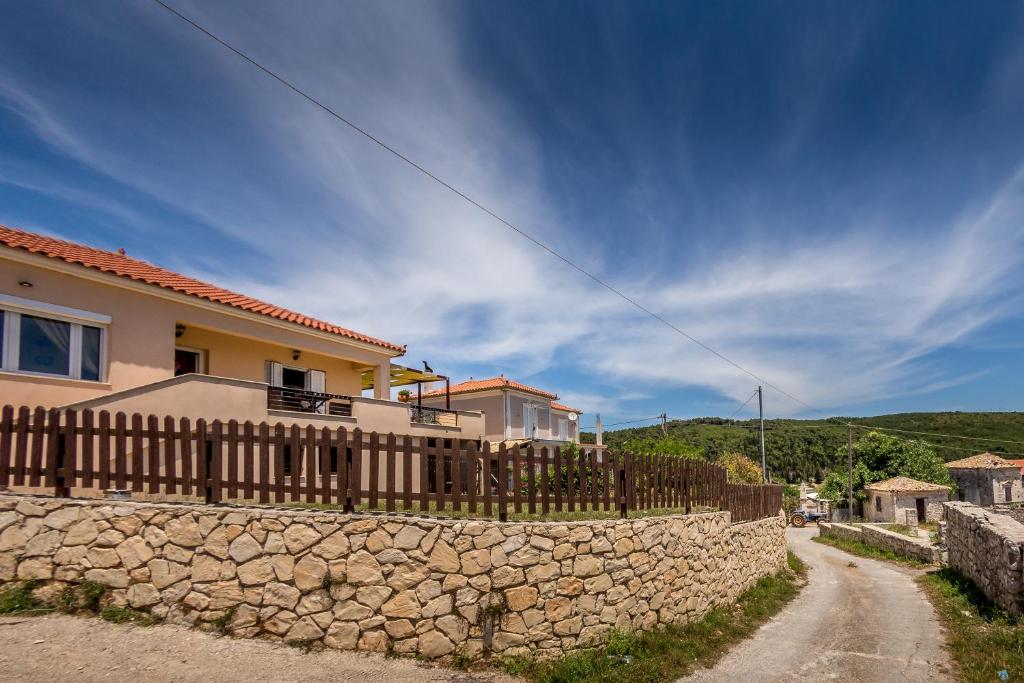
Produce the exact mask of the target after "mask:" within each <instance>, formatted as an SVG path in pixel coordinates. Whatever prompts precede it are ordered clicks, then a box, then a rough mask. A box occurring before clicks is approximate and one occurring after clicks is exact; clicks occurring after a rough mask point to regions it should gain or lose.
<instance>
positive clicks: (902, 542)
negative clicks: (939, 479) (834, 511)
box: [818, 522, 942, 564]
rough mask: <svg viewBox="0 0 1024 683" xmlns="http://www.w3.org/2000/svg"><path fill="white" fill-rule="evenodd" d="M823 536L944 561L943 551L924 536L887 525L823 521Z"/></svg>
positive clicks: (932, 561)
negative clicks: (857, 524) (888, 527)
mask: <svg viewBox="0 0 1024 683" xmlns="http://www.w3.org/2000/svg"><path fill="white" fill-rule="evenodd" d="M818 526H819V528H820V529H821V535H822V536H836V537H839V538H848V539H852V540H856V541H861V542H863V543H866V544H867V545H870V546H872V547H875V548H881V549H882V550H891V551H892V552H894V553H897V554H899V555H905V556H907V557H913V558H915V559H918V560H920V561H921V562H925V563H927V564H938V563H940V562H941V561H942V551H941V550H940V549H939V548H937V547H935V546H933V545H932V544H931V543H930V542H929V541H926V540H924V539H923V538H911V537H910V536H904V535H903V534H898V533H896V532H895V531H889V530H888V529H886V528H885V527H882V526H875V525H869V524H864V525H861V526H852V525H850V524H836V523H835V522H832V523H825V522H823V523H821V524H819V525H818Z"/></svg>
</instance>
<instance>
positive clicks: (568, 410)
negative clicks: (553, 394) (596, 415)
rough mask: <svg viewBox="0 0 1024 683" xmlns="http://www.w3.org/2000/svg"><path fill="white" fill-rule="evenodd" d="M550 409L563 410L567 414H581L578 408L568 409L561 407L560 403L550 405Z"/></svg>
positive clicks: (564, 406)
mask: <svg viewBox="0 0 1024 683" xmlns="http://www.w3.org/2000/svg"><path fill="white" fill-rule="evenodd" d="M551 407H552V408H553V409H554V410H564V411H565V412H567V413H582V412H583V411H582V410H580V409H579V408H570V407H569V406H566V405H562V404H561V403H552V404H551Z"/></svg>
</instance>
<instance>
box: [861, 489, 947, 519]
mask: <svg viewBox="0 0 1024 683" xmlns="http://www.w3.org/2000/svg"><path fill="white" fill-rule="evenodd" d="M864 491H865V493H867V496H868V499H867V500H866V501H865V502H864V521H865V522H894V523H897V524H910V525H911V526H916V525H917V524H918V523H919V522H925V521H935V520H939V519H942V504H943V503H945V502H946V501H948V500H949V491H950V488H949V487H948V486H942V485H941V484H932V483H930V482H927V481H918V480H917V479H911V478H910V477H893V478H892V479H886V480H885V481H876V482H874V483H873V484H868V485H866V486H865V487H864Z"/></svg>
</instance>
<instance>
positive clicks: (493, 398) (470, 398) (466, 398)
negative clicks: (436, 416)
mask: <svg viewBox="0 0 1024 683" xmlns="http://www.w3.org/2000/svg"><path fill="white" fill-rule="evenodd" d="M412 391H413V394H412V396H411V397H410V398H409V402H410V403H413V404H415V403H416V390H415V389H413V390H412ZM423 405H424V406H427V407H430V408H444V406H445V398H444V396H430V397H427V398H424V399H423ZM451 406H452V410H468V411H475V412H481V413H483V420H484V424H483V432H482V434H481V438H484V439H487V440H489V441H498V440H501V439H503V438H504V430H505V403H504V399H503V398H502V396H501V395H500V394H492V395H486V394H485V395H479V394H461V395H460V394H456V395H454V396H452V397H451Z"/></svg>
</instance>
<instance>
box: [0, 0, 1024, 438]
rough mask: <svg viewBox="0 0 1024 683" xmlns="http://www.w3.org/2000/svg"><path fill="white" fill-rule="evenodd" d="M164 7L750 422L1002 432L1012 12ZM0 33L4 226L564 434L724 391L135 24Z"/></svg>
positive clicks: (1016, 114)
mask: <svg viewBox="0 0 1024 683" xmlns="http://www.w3.org/2000/svg"><path fill="white" fill-rule="evenodd" d="M173 4H174V5H175V6H176V7H178V8H180V9H181V10H182V11H183V12H185V13H187V14H189V15H190V16H192V17H194V18H195V19H196V20H197V21H199V22H200V23H202V24H204V25H206V26H207V27H208V28H210V29H211V30H213V31H214V32H216V33H218V34H220V35H221V36H222V37H224V38H225V39H226V40H228V41H230V42H232V43H234V44H236V45H237V46H238V47H239V48H241V49H243V50H245V51H247V52H248V53H250V54H251V55H252V56H253V57H255V58H256V59H258V60H259V61H261V62H263V63H265V64H267V65H268V66H270V67H271V68H273V69H275V70H277V71H279V72H280V73H282V74H284V75H286V76H287V77H288V78H290V79H292V80H293V81H294V82H295V83H297V84H298V85H299V86H300V87H302V88H304V89H306V90H308V91H309V92H310V93H312V94H314V95H315V96H317V97H319V98H321V99H322V100H323V101H324V102H325V103H327V104H328V105H330V106H332V107H334V108H336V109H338V110H339V111H341V112H344V113H345V114H346V115H347V116H348V117H350V118H351V119H352V120H354V121H355V122H357V123H359V124H360V125H362V126H364V127H365V128H367V129H368V130H370V131H371V132H373V133H374V134H375V135H378V136H380V137H381V138H383V139H385V140H387V141H388V142H389V143H390V144H392V145H393V146H395V147H397V148H398V149H400V150H402V151H403V152H405V153H407V154H408V155H409V156H411V157H413V158H415V159H416V160H418V161H419V162H420V163H422V164H423V165H424V166H426V167H428V168H430V169H431V170H433V171H434V172H436V173H437V174H438V175H440V176H442V177H444V178H445V179H447V180H449V181H450V182H451V183H453V184H454V185H456V186H458V187H460V188H462V189H463V190H464V191H466V192H467V193H468V194H470V195H472V196H473V197H475V198H477V199H478V200H479V201H481V202H482V203H484V204H486V205H488V206H489V207H491V208H492V209H493V210H495V211H496V212H497V213H499V214H501V215H502V216H504V217H506V218H508V219H510V220H512V221H513V222H515V223H517V224H518V225H520V226H521V227H523V228H524V229H525V230H527V231H529V232H530V233H532V234H534V235H536V236H537V237H538V238H540V239H542V240H544V241H545V242H546V243H548V244H550V245H551V246H552V247H553V248H555V249H557V250H559V251H561V252H563V253H565V254H566V255H568V256H570V257H571V258H572V259H574V260H576V261H577V262H579V263H581V264H583V265H584V266H585V267H587V268H589V269H591V270H592V271H594V272H595V273H597V274H598V275H600V276H601V277H602V278H604V279H606V280H608V281H610V282H612V283H614V284H615V285H616V286H617V287H619V288H620V289H622V290H623V291H624V292H626V293H627V294H629V295H630V296H632V297H635V298H636V299H638V300H639V301H641V302H643V303H644V304H645V305H646V306H648V307H649V308H651V309H653V310H656V311H658V312H659V313H660V314H662V315H664V316H665V317H666V318H667V319H669V320H671V321H672V322H673V323H674V324H676V325H678V326H679V327H681V328H683V329H685V330H686V331H687V332H689V333H690V334H692V335H694V336H695V337H698V338H699V339H701V340H703V341H705V342H707V343H708V344H710V345H712V346H714V347H715V348H717V349H719V350H720V351H722V352H723V353H725V354H727V355H728V356H730V357H732V358H734V359H735V360H736V361H737V362H739V363H741V364H742V365H744V366H746V367H749V368H751V369H752V370H754V371H755V372H757V373H758V374H759V375H761V376H763V377H765V378H767V379H768V380H769V381H770V382H772V383H773V384H775V385H777V386H779V387H782V388H784V389H785V390H786V391H788V392H789V393H792V394H794V395H795V396H797V397H799V398H800V399H801V400H803V401H804V402H806V403H808V404H810V405H811V406H813V407H814V408H815V410H813V411H810V410H807V409H806V408H804V407H803V406H801V405H799V404H795V403H793V402H792V401H790V400H788V399H787V398H785V397H784V396H781V395H779V394H777V393H774V392H771V391H769V392H768V393H767V394H766V403H767V412H768V414H769V415H802V416H811V415H831V414H843V415H862V414H878V413H884V412H892V411H906V410H1017V409H1020V406H1021V404H1020V399H1019V389H1018V386H1017V385H1018V384H1019V382H1020V380H1021V377H1022V375H1024V354H1022V353H1021V350H1022V346H1024V341H1022V340H1024V315H1022V313H1024V310H1022V309H1024V299H1022V297H1021V294H1022V293H1024V292H1022V286H1024V274H1022V269H1021V265H1022V264H1021V261H1022V260H1024V249H1022V246H1024V245H1022V241H1024V87H1021V84H1022V82H1024V5H1021V4H1019V3H1010V2H992V3H984V4H982V5H975V6H968V5H966V4H960V5H954V4H952V3H944V4H939V5H936V4H934V3H925V2H904V3H890V2H865V3H856V4H851V3H838V2H785V3H783V2H762V3H749V2H736V3H728V2H721V3H665V4H660V3H601V4H594V3H569V2H560V3H540V2H522V3H496V2H475V3H469V2H466V3H458V2H436V3H431V2H416V3H413V2H380V3H338V2H334V1H333V0H332V1H331V2H327V1H323V2H314V1H307V2H303V3H301V4H298V5H296V4H294V3H270V2H264V3H261V2H249V1H246V2H218V3H205V2H190V1H187V0H174V2H173ZM4 15H5V21H4V22H3V23H2V24H0V222H2V223H5V224H8V225H14V226H19V227H22V228H25V229H29V230H38V231H41V232H47V233H51V234H57V235H60V236H63V237H66V238H69V239H74V240H78V241H82V242H86V243H90V244H94V245H97V246H102V247H107V248H117V247H124V248H125V249H127V250H128V252H129V253H130V254H131V255H133V256H136V257H139V258H144V259H146V260H150V261H153V262H156V263H159V264H161V265H164V266H167V267H171V268H174V269H177V270H181V271H184V272H187V273H189V274H192V275H195V276H198V277H202V278H208V279H211V280H213V281H215V282H217V283H219V284H222V285H225V286H228V287H231V288H234V289H237V290H239V291H243V292H245V293H249V294H254V295H258V296H261V297H263V298H266V299H268V300H270V301H273V302H275V303H280V304H283V305H287V306H290V307H293V308H295V309H297V310H300V311H303V312H306V313H310V314H313V315H317V316H320V317H323V318H326V319H328V320H331V321H335V322H338V323H339V324H343V325H347V326H349V327H352V328H354V329H357V330H359V331H363V332H366V333H369V334H374V335H377V336H380V337H383V338H385V339H389V340H393V341H396V342H399V343H404V344H408V346H409V354H408V356H407V359H408V360H409V361H410V363H411V364H415V363H417V362H418V361H419V360H420V359H428V360H429V361H430V363H431V365H432V366H433V367H434V368H436V369H438V370H440V371H447V372H448V373H450V374H451V375H453V376H454V377H456V378H463V377H466V376H470V375H472V376H475V377H483V376H490V375H494V374H497V373H498V372H505V374H507V375H510V376H514V377H516V378H519V379H521V380H523V381H526V382H529V383H533V384H536V385H539V386H543V387H545V388H548V389H551V390H553V391H556V392H558V393H559V394H560V395H561V396H562V397H563V400H565V401H566V402H569V403H572V404H574V405H577V406H579V407H581V408H584V409H586V410H587V412H588V413H590V414H591V415H590V416H589V417H585V418H584V420H583V424H584V426H589V425H591V424H592V414H593V413H594V412H595V411H596V412H600V413H602V416H603V418H604V420H605V422H606V423H607V422H614V421H617V420H625V419H630V418H634V417H646V416H648V415H654V414H657V413H660V412H662V411H666V412H667V413H668V414H669V415H672V416H679V417H686V416H693V415H716V414H717V415H729V414H730V413H732V412H733V410H735V409H736V408H737V407H738V406H739V404H740V403H741V402H742V401H743V400H744V399H745V398H746V397H747V396H748V395H749V394H750V393H751V391H752V390H753V389H754V385H755V384H756V382H755V381H754V380H752V379H751V378H750V377H748V376H746V375H744V374H742V373H740V372H739V371H737V370H736V369H735V368H732V367H730V366H729V365H727V364H725V363H722V362H721V361H719V360H718V359H716V358H714V357H713V356H711V355H709V354H708V353H707V352H705V351H703V350H701V349H700V348H698V347H696V346H695V345H693V344H692V343H690V342H689V341H687V340H685V339H683V338H682V337H680V336H678V335H676V334H674V333H672V332H671V331H669V330H667V329H666V328H664V327H663V326H661V325H660V324H659V323H657V322H655V321H653V320H651V319H649V318H647V317H645V316H644V315H643V314H641V313H638V312H637V311H636V310H635V309H631V308H630V307H629V306H628V305H627V304H625V303H624V302H622V301H621V300H617V299H616V298H614V297H612V296H611V295H609V294H608V293H607V292H605V291H603V290H602V289H601V288H600V287H598V286H596V285H594V283H592V282H590V281H588V280H587V279H586V278H584V277H582V276H580V275H579V274H577V273H574V272H573V271H572V270H571V269H569V268H568V267H567V266H565V265H564V264H562V263H560V262H559V261H558V260H556V259H554V258H553V257H551V256H549V255H547V254H545V253H543V252H542V251H540V250H538V249H537V248H536V247H535V246H533V245H531V244H530V243H529V242H527V241H525V240H523V239H522V238H521V237H518V236H516V235H515V234H513V233H511V232H510V231H509V230H507V229H506V228H504V227H502V226H501V225H499V224H497V223H496V222H495V221H493V220H492V219H490V218H488V217H486V216H485V215H483V214H481V213H480V212H479V211H477V210H475V209H473V208H472V207H470V206H468V205H466V204H465V203H464V202H462V201H461V200H459V199H458V198H456V197H455V196H453V195H451V194H450V193H447V192H445V191H443V190H441V189H440V188H439V187H438V186H437V185H436V184H434V183H432V182H431V181H429V180H427V179H426V178H424V177H423V176H422V175H419V174H418V173H416V172H415V171H413V170H412V169H410V168H409V167H407V166H404V165H403V164H401V163H400V162H398V161H397V160H396V159H394V158H393V157H391V156H389V155H387V154H385V153H382V151H381V150H380V149H379V148H377V147H376V146H374V145H373V144H371V143H369V142H368V141H367V140H365V139H364V138H362V137H360V136H358V135H355V134H353V133H352V132H351V131H350V130H348V129H347V128H345V127H344V126H342V125H340V124H339V123H338V122H337V121H335V120H334V119H331V118H330V117H328V116H327V115H326V114H324V113H323V112H322V111H320V110H318V109H317V108H316V107H314V106H313V105H311V104H310V103H308V102H305V101H303V100H302V99H300V98H298V97H297V96H295V95H294V94H292V93H289V92H288V91H286V90H285V89H283V88H282V87H281V86H280V85H279V84H277V83H275V82H274V81H272V80H271V79H269V78H268V77H266V76H265V75H263V74H261V73H260V72H258V71H257V70H255V69H254V68H253V67H252V66H250V65H247V64H245V63H244V62H242V61H241V60H239V59H238V58H237V57H235V56H234V55H232V54H230V53H229V52H227V51H226V50H224V49H223V48H221V47H219V46H217V45H216V44H214V43H212V42H211V41H209V40H207V39H205V38H203V37H201V36H200V35H199V34H197V33H196V32H195V31H194V30H193V29H191V28H189V27H187V26H186V25H184V24H183V23H182V22H181V21H180V20H178V19H175V18H174V17H172V16H171V15H169V14H168V13H167V12H165V11H163V10H161V9H160V8H158V7H157V6H156V5H155V4H153V3H151V2H148V1H146V0H134V1H131V2H129V1H125V0H109V1H108V2H104V3H67V2H51V1H47V0H40V1H37V2H32V3H15V2H10V3H6V4H5V8H4ZM749 414H751V411H750V409H749V407H748V409H746V410H745V411H743V413H741V415H749Z"/></svg>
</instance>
